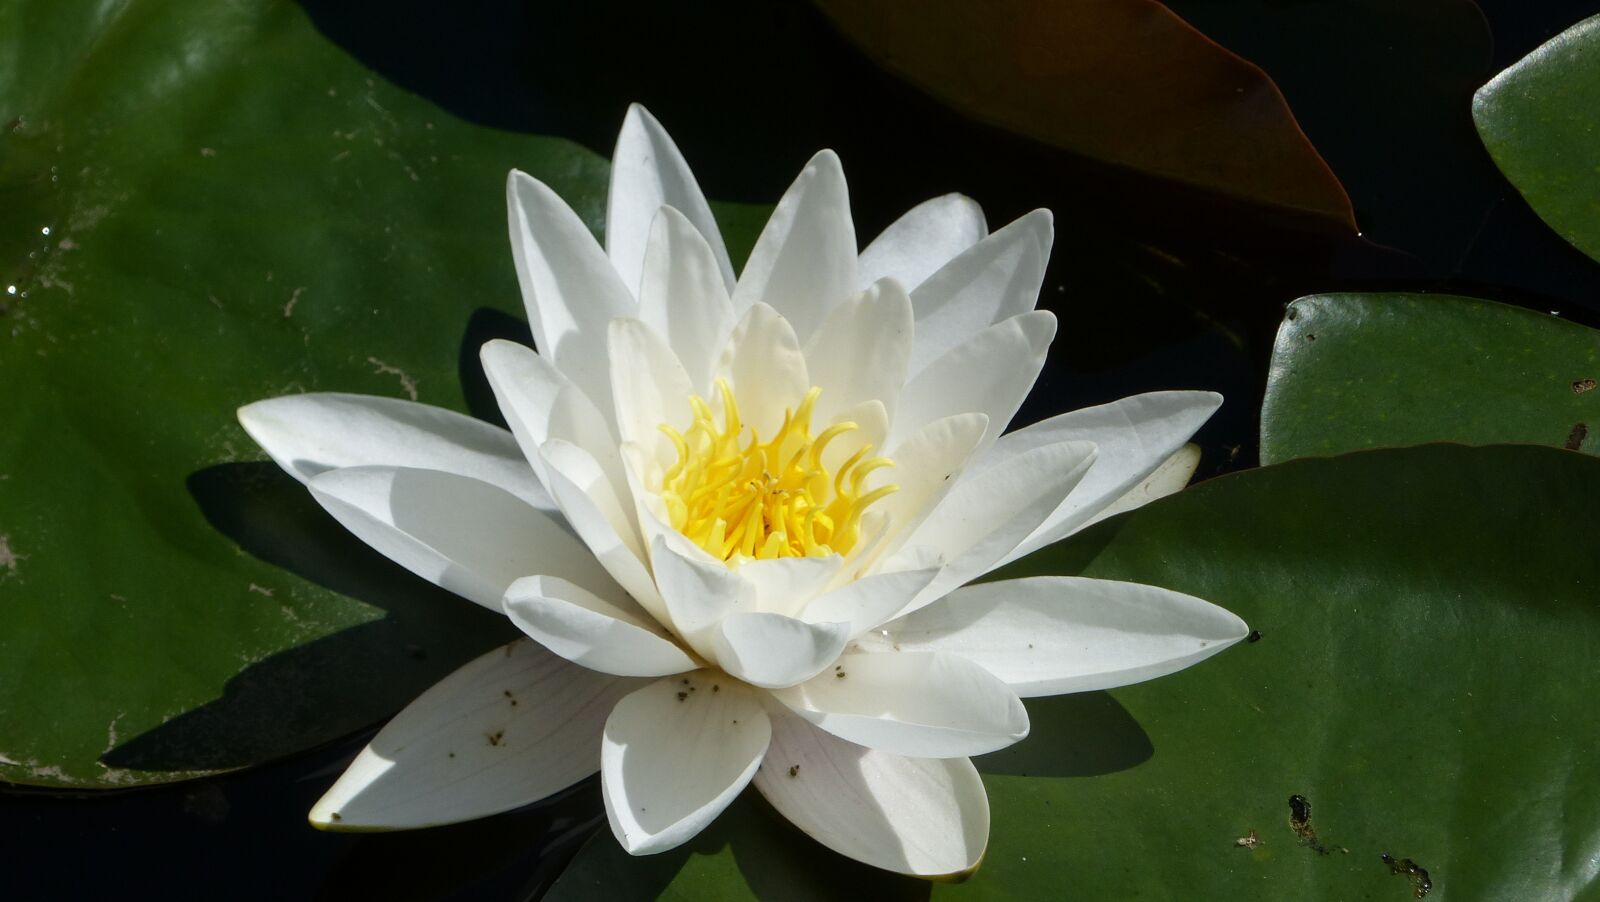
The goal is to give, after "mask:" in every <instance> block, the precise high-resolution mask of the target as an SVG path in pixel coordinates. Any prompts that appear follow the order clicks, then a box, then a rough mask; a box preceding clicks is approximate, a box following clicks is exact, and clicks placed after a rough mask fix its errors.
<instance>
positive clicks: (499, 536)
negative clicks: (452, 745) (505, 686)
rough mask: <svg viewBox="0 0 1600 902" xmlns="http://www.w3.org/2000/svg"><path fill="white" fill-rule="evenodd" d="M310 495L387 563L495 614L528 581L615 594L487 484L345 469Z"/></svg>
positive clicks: (547, 522)
mask: <svg viewBox="0 0 1600 902" xmlns="http://www.w3.org/2000/svg"><path fill="white" fill-rule="evenodd" d="M310 488H311V494H312V496H313V497H315V498H316V499H317V501H318V502H319V503H321V505H322V506H323V507H324V508H326V509H327V511H328V512H329V513H331V514H333V516H334V518H335V519H337V520H338V521H339V522H340V523H342V524H344V526H345V528H346V529H349V530H350V531H351V532H353V533H355V534H356V536H357V537H358V538H360V539H361V540H362V541H363V542H366V543H367V544H368V545H371V546H372V547H373V548H375V549H377V550H378V551H379V552H380V553H382V554H383V555H384V556H385V557H387V558H389V559H390V560H392V561H394V562H395V563H397V564H399V565H400V566H402V567H405V568H406V569H407V570H410V571H411V572H412V573H415V574H416V575H418V576H420V577H422V578H423V579H426V580H428V581H429V582H431V583H433V584H435V585H437V586H440V587H441V588H444V589H448V590H450V591H451V592H454V593H456V594H457V595H460V596H461V597H463V598H467V599H470V600H472V601H475V602H477V603H478V604H481V605H483V606H485V607H487V608H490V609H493V610H496V611H498V610H500V597H501V595H503V594H504V593H505V590H506V587H507V586H510V585H511V584H512V583H513V582H515V581H516V580H517V579H519V578H521V577H524V576H528V575H531V574H535V573H544V574H549V575H552V576H559V577H561V578H563V579H567V580H570V581H572V582H574V583H577V584H578V585H581V586H585V587H587V588H590V589H591V590H593V591H597V592H610V591H615V590H616V586H615V584H614V583H613V582H612V580H611V578H610V577H609V576H608V575H607V574H606V571H605V570H603V569H601V567H600V566H599V565H598V564H597V563H596V561H595V559H594V555H592V554H590V553H589V552H588V549H586V548H584V547H583V545H582V544H581V543H579V542H578V541H577V540H575V539H574V538H573V537H572V534H571V533H570V532H568V531H567V530H566V529H564V528H563V527H562V525H561V524H560V523H559V522H557V521H556V520H555V519H554V518H552V517H550V516H548V515H546V514H544V513H542V512H541V511H539V510H537V509H535V508H533V507H530V506H529V505H527V504H526V503H524V502H523V501H522V500H521V499H520V498H517V497H516V496H515V495H512V494H510V493H509V492H506V491H504V490H502V489H499V488H496V487H495V486H492V485H490V484H489V483H487V482H479V481H478V480H476V479H469V478H467V477H465V476H457V475H455V474H453V473H444V472H441V471H439V470H413V469H408V468H404V467H346V468H344V469H342V470H332V471H330V472H327V473H324V474H322V475H321V476H318V477H317V478H315V479H313V480H311V483H310Z"/></svg>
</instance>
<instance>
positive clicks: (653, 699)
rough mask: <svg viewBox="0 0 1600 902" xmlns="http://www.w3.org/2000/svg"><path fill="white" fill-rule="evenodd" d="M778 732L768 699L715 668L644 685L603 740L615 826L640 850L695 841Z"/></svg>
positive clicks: (603, 785) (603, 773) (603, 770)
mask: <svg viewBox="0 0 1600 902" xmlns="http://www.w3.org/2000/svg"><path fill="white" fill-rule="evenodd" d="M771 738H772V725H771V722H770V721H769V720H768V719H767V713H766V712H765V711H763V710H762V708H761V703H760V701H758V700H757V699H756V698H755V697H754V696H753V695H752V694H751V692H750V690H748V689H745V688H743V687H742V686H740V684H739V683H737V682H735V681H733V680H729V679H727V678H725V677H719V676H717V675H715V674H714V673H713V672H711V671H700V672H698V673H693V674H688V675H686V676H684V677H681V678H680V677H668V678H667V679H664V680H659V681H657V682H655V683H652V684H650V685H649V686H646V687H644V688H643V689H639V690H637V691H636V692H634V693H633V694H632V695H629V696H628V697H626V698H624V699H623V700H622V701H620V702H618V703H617V706H616V708H615V709H613V710H612V712H611V717H610V718H609V719H608V720H607V721H606V730H605V739H604V741H603V743H602V745H601V750H600V789H601V794H602V795H603V796H604V798H605V803H606V818H607V819H608V820H609V821H610V822H611V832H612V833H613V834H615V835H616V837H617V841H618V842H620V843H622V847H623V848H624V849H627V850H628V852H629V853H631V854H633V855H649V854H652V853H655V852H664V851H666V850H667V849H671V848H675V847H677V846H680V845H682V844H684V843H685V842H688V841H689V840H690V839H692V838H693V837H694V835H695V834H697V833H699V832H700V831H701V830H702V829H704V828H705V826H706V825H707V824H709V823H711V821H712V820H713V819H714V818H716V816H717V815H718V814H721V813H722V809H724V808H726V807H728V803H729V802H731V801H733V799H734V797H735V796H737V795H738V794H739V792H740V790H742V789H744V787H745V785H746V784H748V783H749V782H750V778H751V777H752V776H753V775H754V774H755V771H756V767H757V766H759V765H760V764H761V756H762V755H764V754H765V753H766V751H767V743H768V742H769V741H770V740H771Z"/></svg>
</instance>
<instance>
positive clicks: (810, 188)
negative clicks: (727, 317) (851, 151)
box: [733, 150, 856, 341]
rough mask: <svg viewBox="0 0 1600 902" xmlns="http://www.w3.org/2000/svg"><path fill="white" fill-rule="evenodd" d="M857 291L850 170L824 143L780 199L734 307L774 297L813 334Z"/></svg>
mask: <svg viewBox="0 0 1600 902" xmlns="http://www.w3.org/2000/svg"><path fill="white" fill-rule="evenodd" d="M855 292H856V231H855V224H854V222H853V221H852V220H851V218H850V194H849V191H848V190H847V189H846V188H845V182H844V170H843V169H842V168H841V167H840V165H839V157H838V156H837V155H835V154H834V152H833V151H831V150H824V151H820V152H819V153H818V154H817V155H816V156H814V157H812V158H811V162H809V163H807V164H806V167H805V168H804V169H802V170H801V171H800V176H799V177H798V178H796V179H795V181H794V184H793V185H791V186H789V190H788V191H787V192H786V193H785V194H784V195H783V198H782V199H781V200H779V201H778V206H777V208H776V209H775V210H773V211H772V218H771V219H769V220H767V225H766V228H764V229H762V230H761V237H760V238H758V239H756V246H755V248H754V249H753V250H751V251H750V260H749V262H747V263H746V264H745V266H744V272H743V273H741V274H740V275H739V284H738V285H737V286H735V287H734V289H733V309H734V310H735V311H736V312H739V313H743V312H744V311H746V310H748V309H750V307H751V306H752V305H754V304H757V303H761V304H767V305H768V306H770V307H772V308H774V309H775V310H777V311H778V312H779V313H781V314H783V316H784V317H785V318H786V319H788V320H789V322H790V323H791V324H793V326H794V331H795V333H796V334H797V335H799V336H800V338H801V340H802V341H803V340H805V339H807V338H810V337H811V333H812V331H813V330H815V329H816V328H817V326H819V325H821V324H822V320H823V317H825V316H827V315H828V311H829V310H830V309H832V307H833V305H835V304H837V303H839V302H840V301H843V300H844V299H845V298H848V297H850V296H851V295H852V294H854V293H855Z"/></svg>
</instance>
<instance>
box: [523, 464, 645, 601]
mask: <svg viewBox="0 0 1600 902" xmlns="http://www.w3.org/2000/svg"><path fill="white" fill-rule="evenodd" d="M540 453H541V454H542V455H543V456H544V462H545V471H546V473H547V474H548V476H549V480H550V494H551V495H553V496H554V497H555V499H556V503H557V504H559V505H561V512H562V513H563V514H565V515H566V518H567V522H568V523H571V524H572V528H573V530H574V531H576V532H577V533H578V537H579V538H581V539H583V543H584V544H585V545H587V546H589V551H590V552H592V553H593V556H594V557H595V558H596V559H598V560H599V561H600V565H601V566H602V567H604V568H605V569H606V572H608V573H610V574H611V577H612V579H615V580H616V581H617V584H618V585H620V586H622V588H624V589H626V590H627V591H628V594H629V595H632V596H633V599H634V600H635V601H637V602H639V604H640V605H642V606H643V607H644V609H645V610H646V611H649V612H650V616H652V617H654V618H656V619H657V620H659V621H661V622H662V623H667V622H670V621H668V619H667V615H666V608H665V606H664V605H662V603H661V596H660V594H658V593H657V592H656V587H655V582H654V580H652V579H651V578H650V571H649V569H648V568H647V567H646V566H645V558H644V555H643V553H642V552H641V549H640V546H639V535H638V532H637V530H636V529H635V523H634V520H633V519H632V517H631V516H630V514H629V510H630V509H631V508H632V505H631V503H630V505H629V508H627V509H625V508H623V506H622V502H621V501H620V500H618V498H617V495H616V492H615V491H613V490H612V488H611V483H610V482H609V481H608V480H607V479H606V476H605V473H604V472H603V471H602V470H601V469H600V465H599V464H598V463H596V462H595V460H594V458H593V457H592V456H590V454H589V453H588V452H587V451H584V450H583V449H582V448H579V447H578V446H577V445H574V444H571V443H570V442H564V441H561V440H559V439H552V440H551V441H548V442H546V443H545V444H544V447H542V448H541V449H540ZM630 501H631V499H630Z"/></svg>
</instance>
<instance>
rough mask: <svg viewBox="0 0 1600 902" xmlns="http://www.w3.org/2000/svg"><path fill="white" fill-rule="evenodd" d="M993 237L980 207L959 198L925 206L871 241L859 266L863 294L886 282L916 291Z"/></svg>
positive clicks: (946, 197)
mask: <svg viewBox="0 0 1600 902" xmlns="http://www.w3.org/2000/svg"><path fill="white" fill-rule="evenodd" d="M987 234H989V226H988V223H986V222H985V221H984V218H983V208H982V207H979V206H978V202H977V201H975V200H973V199H972V198H970V197H967V196H965V195H961V194H946V195H944V196H943V197H935V198H933V199H932V200H926V201H923V202H922V203H920V204H917V205H916V206H915V207H912V208H911V209H910V210H908V211H907V212H906V214H905V215H904V216H901V217H900V218H899V219H896V220H895V221H894V222H892V223H890V225H889V227H888V228H887V229H884V230H883V231H882V232H881V233H879V235H878V237H876V238H874V239H872V243H871V244H869V245H867V249H866V250H864V251H862V252H861V258H860V260H858V261H857V262H856V284H858V285H859V286H861V287H862V288H865V287H867V286H868V285H871V284H872V283H873V282H876V281H878V280H879V279H882V278H886V277H887V278H891V279H895V280H896V281H898V282H899V283H900V284H901V285H904V286H906V288H907V289H912V288H916V287H917V286H918V285H921V284H922V282H923V280H924V279H926V278H928V277H929V276H931V275H933V273H934V272H935V271H937V270H938V269H939V267H941V266H944V265H945V264H946V263H948V262H950V259H951V258H952V257H954V256H956V255H957V254H959V253H961V252H962V251H964V250H966V249H967V248H969V247H971V246H973V245H974V244H977V243H978V242H979V241H981V240H983V237H984V236H985V235H987Z"/></svg>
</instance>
